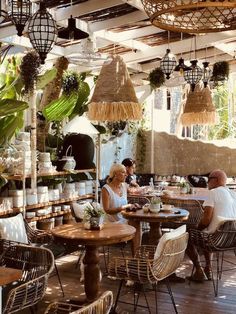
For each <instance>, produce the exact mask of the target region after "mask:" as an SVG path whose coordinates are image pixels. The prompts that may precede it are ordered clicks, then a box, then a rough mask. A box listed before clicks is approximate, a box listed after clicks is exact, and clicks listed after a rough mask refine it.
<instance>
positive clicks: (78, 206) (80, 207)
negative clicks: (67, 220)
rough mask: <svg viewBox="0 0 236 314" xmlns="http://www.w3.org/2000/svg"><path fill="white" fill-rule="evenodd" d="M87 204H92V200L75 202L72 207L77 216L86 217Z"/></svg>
mask: <svg viewBox="0 0 236 314" xmlns="http://www.w3.org/2000/svg"><path fill="white" fill-rule="evenodd" d="M87 206H91V205H90V202H80V203H76V202H73V204H72V207H73V211H74V214H75V217H76V218H79V219H84V210H85V208H86V207H87Z"/></svg>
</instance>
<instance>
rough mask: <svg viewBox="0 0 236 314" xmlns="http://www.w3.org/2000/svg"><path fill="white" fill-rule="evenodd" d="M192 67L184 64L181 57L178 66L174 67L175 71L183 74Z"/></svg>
mask: <svg viewBox="0 0 236 314" xmlns="http://www.w3.org/2000/svg"><path fill="white" fill-rule="evenodd" d="M190 69H191V68H190V67H188V66H187V65H185V64H184V59H183V58H180V59H179V64H177V65H176V67H175V68H174V71H176V72H180V73H181V74H183V72H185V71H188V70H190Z"/></svg>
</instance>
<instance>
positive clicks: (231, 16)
mask: <svg viewBox="0 0 236 314" xmlns="http://www.w3.org/2000/svg"><path fill="white" fill-rule="evenodd" d="M141 1H142V4H143V6H144V10H145V11H146V13H147V15H148V16H149V18H150V21H151V23H152V24H153V25H155V26H157V27H159V28H162V29H166V30H171V31H179V32H187V33H210V32H221V31H226V30H231V29H235V14H236V1H235V0H218V1H217V0H204V1H203V0H187V1H182V0H169V1H163V0H141Z"/></svg>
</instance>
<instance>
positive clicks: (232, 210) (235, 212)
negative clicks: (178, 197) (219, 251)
mask: <svg viewBox="0 0 236 314" xmlns="http://www.w3.org/2000/svg"><path fill="white" fill-rule="evenodd" d="M226 181H227V176H226V174H225V172H224V171H222V170H214V171H212V172H211V173H210V175H209V178H208V189H209V195H208V199H207V200H206V201H205V202H204V203H203V208H204V213H203V216H202V219H201V221H200V223H199V225H198V228H197V229H198V230H203V231H204V232H207V233H214V232H215V231H216V229H217V227H218V225H219V223H220V221H222V219H224V218H225V220H226V219H227V218H235V219H236V194H235V192H233V191H231V190H229V189H228V188H226ZM187 254H188V256H189V258H190V259H191V260H192V262H193V264H194V266H195V269H196V270H195V273H194V274H193V275H192V276H191V277H190V278H189V279H190V280H192V281H197V282H203V281H204V280H207V279H208V280H211V279H212V273H211V258H210V257H211V256H210V254H209V253H207V252H205V254H204V255H205V259H206V266H205V268H204V269H203V268H202V267H201V264H200V260H199V255H198V252H197V250H196V248H195V247H194V243H191V242H189V245H188V248H187Z"/></svg>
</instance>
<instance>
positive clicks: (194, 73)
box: [184, 60, 203, 91]
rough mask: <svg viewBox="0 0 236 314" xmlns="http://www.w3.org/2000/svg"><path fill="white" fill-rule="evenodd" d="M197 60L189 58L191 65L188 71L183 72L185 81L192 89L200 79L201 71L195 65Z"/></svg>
mask: <svg viewBox="0 0 236 314" xmlns="http://www.w3.org/2000/svg"><path fill="white" fill-rule="evenodd" d="M197 62H198V61H197V60H191V61H190V63H191V66H190V69H189V70H188V71H185V72H184V79H185V81H186V82H187V83H188V84H190V85H191V90H192V91H194V88H195V85H196V84H197V83H198V82H199V81H200V80H201V78H202V75H203V71H202V69H201V68H200V67H199V66H198V65H197Z"/></svg>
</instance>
